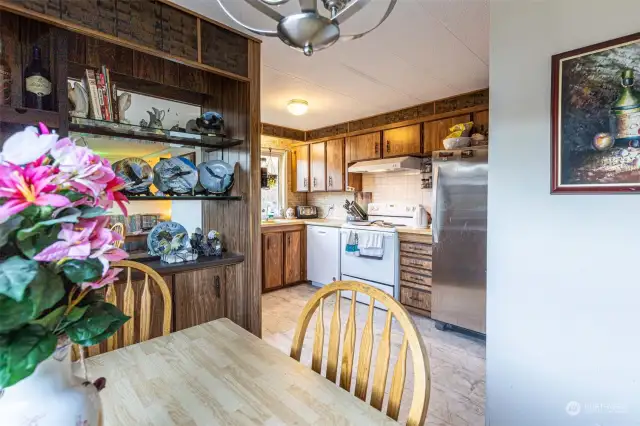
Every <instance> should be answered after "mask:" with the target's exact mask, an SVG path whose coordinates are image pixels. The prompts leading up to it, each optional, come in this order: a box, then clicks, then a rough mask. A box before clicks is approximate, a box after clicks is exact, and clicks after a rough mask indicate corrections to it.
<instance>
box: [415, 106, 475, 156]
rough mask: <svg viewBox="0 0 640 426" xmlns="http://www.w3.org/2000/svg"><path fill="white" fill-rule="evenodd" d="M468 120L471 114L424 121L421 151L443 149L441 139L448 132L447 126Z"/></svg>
mask: <svg viewBox="0 0 640 426" xmlns="http://www.w3.org/2000/svg"><path fill="white" fill-rule="evenodd" d="M469 121H471V115H470V114H464V115H457V116H455V117H451V118H443V119H442V120H436V121H429V122H426V123H424V144H423V145H424V148H423V152H424V153H428V152H432V151H438V150H441V149H445V148H444V144H443V143H442V141H443V140H444V138H446V137H447V135H448V134H449V133H450V132H449V128H450V127H453V126H455V125H456V124H459V123H467V122H469Z"/></svg>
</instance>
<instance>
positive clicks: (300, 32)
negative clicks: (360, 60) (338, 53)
mask: <svg viewBox="0 0 640 426" xmlns="http://www.w3.org/2000/svg"><path fill="white" fill-rule="evenodd" d="M217 1H218V4H220V7H221V8H222V10H224V12H225V13H226V14H227V15H229V17H230V18H231V19H232V20H233V21H234V22H236V23H237V24H239V25H241V26H243V27H244V28H246V29H247V30H249V31H251V32H253V33H255V34H258V35H262V36H266V37H279V38H280V40H282V41H283V42H284V43H285V44H287V45H289V46H291V47H293V48H294V49H296V50H300V51H302V52H303V53H304V54H305V55H306V56H311V55H313V52H315V51H317V50H322V49H326V48H327V47H329V46H331V45H332V44H334V43H335V42H336V41H338V40H355V39H358V38H360V37H363V36H364V35H366V34H368V33H370V32H371V31H373V30H375V29H376V28H378V27H379V26H380V25H381V24H382V23H383V22H384V21H385V20H386V19H387V18H388V17H389V15H390V14H391V11H393V8H394V7H395V5H396V2H397V0H390V1H389V6H388V7H387V10H386V12H385V14H384V15H383V16H382V19H381V20H380V21H379V22H378V23H377V24H376V25H375V26H374V27H373V28H371V29H369V30H368V31H365V32H363V33H360V34H353V35H341V34H340V25H341V24H343V23H344V22H345V21H346V20H347V19H349V18H351V17H352V16H353V15H355V14H356V13H357V12H358V11H360V10H361V9H362V8H363V7H365V6H366V5H367V4H368V3H370V2H371V0H321V1H322V3H323V5H324V8H325V9H326V10H327V11H328V12H329V15H330V17H327V16H324V15H322V14H320V12H319V10H318V0H298V1H299V2H300V13H295V14H293V15H289V16H283V15H282V14H280V13H279V12H278V11H277V10H276V9H274V8H273V7H276V6H280V5H283V4H285V3H287V2H289V0H244V1H245V2H247V3H248V4H249V5H251V6H252V7H253V8H255V9H256V10H258V11H259V12H261V13H263V14H265V15H266V16H268V17H269V18H271V19H273V20H274V21H276V22H277V26H276V29H275V30H260V29H257V28H252V27H250V26H248V25H246V24H243V23H242V22H240V21H239V20H238V19H236V18H235V17H234V16H233V15H232V14H231V13H230V12H229V11H228V10H227V8H226V7H225V6H224V4H223V2H222V0H217Z"/></svg>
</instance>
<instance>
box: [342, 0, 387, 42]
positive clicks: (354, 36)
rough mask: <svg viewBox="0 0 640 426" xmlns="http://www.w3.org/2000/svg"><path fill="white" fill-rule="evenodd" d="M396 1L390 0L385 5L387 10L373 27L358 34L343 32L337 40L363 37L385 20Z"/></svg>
mask: <svg viewBox="0 0 640 426" xmlns="http://www.w3.org/2000/svg"><path fill="white" fill-rule="evenodd" d="M397 1H398V0H391V2H390V3H389V7H387V11H386V12H385V13H384V15H383V16H382V19H381V20H380V22H378V23H377V24H376V26H375V27H373V28H371V29H369V30H367V31H365V32H363V33H360V34H352V35H348V34H345V35H343V36H340V38H339V40H341V41H349V40H356V39H359V38H361V37H364V36H365V35H367V34H369V33H370V32H371V31H373V30H375V29H376V28H378V27H379V26H380V25H382V23H383V22H384V21H386V20H387V18H388V17H389V15H391V12H392V11H393V8H394V7H395V6H396V2H397ZM336 17H337V16H336Z"/></svg>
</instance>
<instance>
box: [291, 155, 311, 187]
mask: <svg viewBox="0 0 640 426" xmlns="http://www.w3.org/2000/svg"><path fill="white" fill-rule="evenodd" d="M291 155H292V158H291V186H293V188H291V190H292V191H293V192H307V191H309V145H301V146H296V147H294V148H293V150H292V151H291Z"/></svg>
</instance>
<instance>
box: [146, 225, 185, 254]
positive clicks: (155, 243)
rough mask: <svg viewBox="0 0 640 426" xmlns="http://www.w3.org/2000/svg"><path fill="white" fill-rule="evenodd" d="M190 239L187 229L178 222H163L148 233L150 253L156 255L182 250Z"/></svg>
mask: <svg viewBox="0 0 640 426" xmlns="http://www.w3.org/2000/svg"><path fill="white" fill-rule="evenodd" d="M188 241H189V235H188V234H187V230H186V229H185V227H184V226H182V225H180V224H179V223H177V222H161V223H159V224H157V225H156V226H154V227H153V229H152V230H151V232H149V235H147V247H148V249H149V254H151V255H154V256H159V255H161V254H169V253H172V252H177V251H179V250H182V249H184V248H185V247H186V246H187V242H188Z"/></svg>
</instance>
